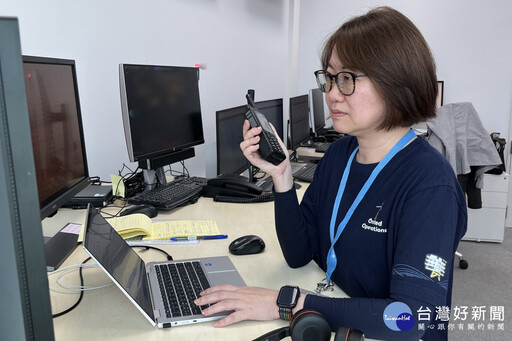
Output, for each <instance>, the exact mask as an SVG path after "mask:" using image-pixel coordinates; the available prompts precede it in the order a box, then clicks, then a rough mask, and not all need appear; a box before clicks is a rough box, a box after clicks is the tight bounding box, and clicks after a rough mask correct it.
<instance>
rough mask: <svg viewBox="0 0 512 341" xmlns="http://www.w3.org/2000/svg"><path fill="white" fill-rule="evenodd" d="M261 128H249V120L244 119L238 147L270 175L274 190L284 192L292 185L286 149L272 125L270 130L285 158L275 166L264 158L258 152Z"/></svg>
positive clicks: (290, 168) (252, 162)
mask: <svg viewBox="0 0 512 341" xmlns="http://www.w3.org/2000/svg"><path fill="white" fill-rule="evenodd" d="M261 130H262V128H261V127H256V128H251V126H250V124H249V121H248V120H245V122H244V125H243V136H244V140H243V141H242V142H241V143H240V149H241V150H242V153H243V154H244V156H245V157H246V158H247V160H248V161H249V162H250V163H251V164H252V165H253V166H255V167H257V168H259V169H260V170H262V171H263V172H265V173H267V174H268V175H270V176H272V180H273V182H274V190H275V191H276V192H286V191H288V190H290V189H291V188H292V186H293V177H292V167H291V164H290V160H289V155H288V151H287V150H286V147H285V145H284V143H283V141H281V139H280V138H279V135H277V133H276V131H275V129H274V126H272V130H274V134H275V136H276V138H277V140H278V142H279V145H280V146H281V148H282V149H283V151H284V153H285V155H286V159H285V160H284V161H283V162H281V163H280V164H279V165H277V166H275V165H273V164H272V163H270V162H268V161H266V160H264V159H263V158H262V157H261V155H260V153H259V152H258V149H259V142H260V136H259V134H261Z"/></svg>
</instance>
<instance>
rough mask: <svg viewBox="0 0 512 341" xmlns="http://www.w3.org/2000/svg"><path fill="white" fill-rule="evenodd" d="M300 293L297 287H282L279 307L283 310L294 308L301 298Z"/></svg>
mask: <svg viewBox="0 0 512 341" xmlns="http://www.w3.org/2000/svg"><path fill="white" fill-rule="evenodd" d="M298 293H299V289H298V288H297V287H290V286H285V287H282V288H281V290H280V291H279V296H278V297H277V305H278V306H279V307H282V308H294V307H295V306H296V305H297V299H298V298H299V297H298Z"/></svg>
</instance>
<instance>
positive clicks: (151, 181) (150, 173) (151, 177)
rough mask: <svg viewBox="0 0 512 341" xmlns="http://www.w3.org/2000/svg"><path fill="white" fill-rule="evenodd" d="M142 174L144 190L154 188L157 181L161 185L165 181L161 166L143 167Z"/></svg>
mask: <svg viewBox="0 0 512 341" xmlns="http://www.w3.org/2000/svg"><path fill="white" fill-rule="evenodd" d="M142 174H143V176H144V183H145V184H146V189H145V190H146V191H150V190H152V189H153V188H155V187H156V184H157V183H160V184H162V185H164V184H166V183H167V179H166V178H165V171H164V168H163V167H160V168H157V169H143V170H142Z"/></svg>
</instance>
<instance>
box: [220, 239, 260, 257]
mask: <svg viewBox="0 0 512 341" xmlns="http://www.w3.org/2000/svg"><path fill="white" fill-rule="evenodd" d="M263 249H265V242H264V241H263V239H261V238H260V237H258V236H254V235H248V236H243V237H240V238H237V239H235V240H233V241H232V242H231V244H229V252H231V253H232V254H234V255H252V254H255V253H260V252H263Z"/></svg>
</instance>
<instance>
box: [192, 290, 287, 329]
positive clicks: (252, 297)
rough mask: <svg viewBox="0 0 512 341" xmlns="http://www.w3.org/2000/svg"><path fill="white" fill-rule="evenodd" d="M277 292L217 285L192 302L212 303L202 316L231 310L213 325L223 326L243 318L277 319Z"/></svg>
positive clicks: (199, 303) (243, 319)
mask: <svg viewBox="0 0 512 341" xmlns="http://www.w3.org/2000/svg"><path fill="white" fill-rule="evenodd" d="M278 293H279V292H278V291H276V290H271V289H264V288H255V287H236V286H232V285H218V286H215V287H212V288H208V289H206V290H205V291H203V292H202V293H201V297H200V298H198V299H196V300H195V301H194V303H195V304H196V305H198V306H202V305H206V304H212V305H211V306H210V307H209V308H207V309H205V310H203V315H204V316H210V315H213V314H215V313H219V312H222V311H229V310H233V312H232V313H231V314H230V315H228V316H227V317H225V318H223V319H222V320H219V321H217V322H216V323H215V327H225V326H229V325H230V324H233V323H236V322H240V321H245V320H257V321H270V320H277V319H279V311H278V310H279V308H278V307H277V303H276V301H277V295H278Z"/></svg>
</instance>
